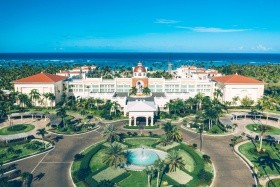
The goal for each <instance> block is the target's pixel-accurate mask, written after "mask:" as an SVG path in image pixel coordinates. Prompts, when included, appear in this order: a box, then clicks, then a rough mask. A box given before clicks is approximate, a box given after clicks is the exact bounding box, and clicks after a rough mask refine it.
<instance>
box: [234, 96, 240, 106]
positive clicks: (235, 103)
mask: <svg viewBox="0 0 280 187" xmlns="http://www.w3.org/2000/svg"><path fill="white" fill-rule="evenodd" d="M238 101H239V97H238V96H234V97H233V98H232V105H233V106H235V105H237V102H238Z"/></svg>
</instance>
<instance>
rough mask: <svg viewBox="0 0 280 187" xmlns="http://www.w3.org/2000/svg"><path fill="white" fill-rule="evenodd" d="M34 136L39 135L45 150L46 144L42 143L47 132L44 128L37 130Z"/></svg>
mask: <svg viewBox="0 0 280 187" xmlns="http://www.w3.org/2000/svg"><path fill="white" fill-rule="evenodd" d="M36 134H37V135H41V137H42V141H43V144H44V147H45V148H46V144H45V143H44V137H45V135H46V134H48V132H47V131H46V129H45V128H42V129H38V130H37V133H36Z"/></svg>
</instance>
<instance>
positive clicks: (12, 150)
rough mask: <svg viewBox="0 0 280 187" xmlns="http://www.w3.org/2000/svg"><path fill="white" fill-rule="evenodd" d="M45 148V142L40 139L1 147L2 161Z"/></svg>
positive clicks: (0, 159)
mask: <svg viewBox="0 0 280 187" xmlns="http://www.w3.org/2000/svg"><path fill="white" fill-rule="evenodd" d="M42 150H44V144H43V143H41V142H39V141H31V142H27V143H26V142H25V143H19V144H16V145H13V146H9V147H0V162H1V163H5V162H9V161H12V160H16V159H19V158H23V157H25V156H28V155H31V154H35V153H38V152H41V151H42Z"/></svg>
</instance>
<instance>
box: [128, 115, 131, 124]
mask: <svg viewBox="0 0 280 187" xmlns="http://www.w3.org/2000/svg"><path fill="white" fill-rule="evenodd" d="M128 125H129V126H131V117H130V116H129V122H128Z"/></svg>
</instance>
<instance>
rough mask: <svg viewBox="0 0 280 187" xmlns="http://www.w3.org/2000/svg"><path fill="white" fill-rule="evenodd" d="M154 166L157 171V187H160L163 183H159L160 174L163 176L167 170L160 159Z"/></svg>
mask: <svg viewBox="0 0 280 187" xmlns="http://www.w3.org/2000/svg"><path fill="white" fill-rule="evenodd" d="M154 166H155V169H156V171H157V187H159V184H160V182H161V181H159V178H160V173H162V174H163V172H164V169H165V163H164V161H163V160H160V159H158V160H156V161H155V163H154Z"/></svg>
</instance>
